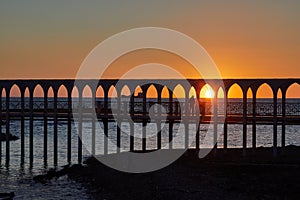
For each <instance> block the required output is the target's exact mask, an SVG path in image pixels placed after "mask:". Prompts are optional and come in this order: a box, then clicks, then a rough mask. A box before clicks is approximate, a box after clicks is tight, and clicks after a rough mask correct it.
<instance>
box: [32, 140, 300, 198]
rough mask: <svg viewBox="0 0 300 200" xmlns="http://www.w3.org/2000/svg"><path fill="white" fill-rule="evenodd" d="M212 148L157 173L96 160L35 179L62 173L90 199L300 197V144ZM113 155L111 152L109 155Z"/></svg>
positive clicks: (194, 153)
mask: <svg viewBox="0 0 300 200" xmlns="http://www.w3.org/2000/svg"><path fill="white" fill-rule="evenodd" d="M251 152H252V153H253V150H251V149H249V150H248V152H247V153H248V156H246V157H243V156H242V149H228V150H227V151H226V150H225V151H224V150H223V149H222V150H221V149H220V150H217V154H216V155H214V153H213V152H211V153H210V154H209V155H208V156H207V157H206V158H204V159H199V158H198V157H197V152H196V150H188V151H187V152H186V153H185V154H184V155H183V156H181V157H180V158H179V159H178V160H177V161H175V162H174V163H172V164H171V165H170V166H167V167H165V168H163V169H160V170H158V171H154V172H150V173H141V174H131V173H124V172H120V171H117V170H114V169H111V168H109V167H107V166H105V165H103V164H102V163H100V162H98V161H97V160H96V159H95V158H92V157H91V158H88V159H87V160H86V161H85V164H84V165H73V166H71V167H70V168H65V169H63V170H61V171H58V172H51V173H48V174H46V175H41V176H38V177H35V180H36V181H38V182H40V181H45V180H51V179H52V178H54V177H59V176H65V175H67V176H68V177H69V178H70V179H72V180H75V181H76V182H79V183H81V184H83V185H84V187H86V188H87V189H88V193H89V194H90V195H91V198H93V199H299V198H300V181H299V178H300V170H299V169H300V168H299V167H300V158H299V156H298V157H297V156H296V155H299V153H300V148H299V147H296V146H289V147H286V149H285V150H284V152H283V150H282V149H279V155H278V157H277V158H276V159H275V158H273V157H272V149H271V148H257V149H256V154H255V156H254V155H253V154H252V153H251ZM112 156H113V155H112Z"/></svg>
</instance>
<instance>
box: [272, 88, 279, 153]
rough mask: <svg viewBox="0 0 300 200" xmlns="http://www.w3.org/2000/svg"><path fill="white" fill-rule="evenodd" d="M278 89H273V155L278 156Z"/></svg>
mask: <svg viewBox="0 0 300 200" xmlns="http://www.w3.org/2000/svg"><path fill="white" fill-rule="evenodd" d="M277 91H278V89H273V106H274V111H273V157H277Z"/></svg>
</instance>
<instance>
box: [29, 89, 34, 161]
mask: <svg viewBox="0 0 300 200" xmlns="http://www.w3.org/2000/svg"><path fill="white" fill-rule="evenodd" d="M33 93H34V86H33V87H32V88H29V162H30V166H31V167H32V165H33Z"/></svg>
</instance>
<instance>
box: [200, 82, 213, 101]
mask: <svg viewBox="0 0 300 200" xmlns="http://www.w3.org/2000/svg"><path fill="white" fill-rule="evenodd" d="M214 96H215V92H214V90H213V89H212V87H211V86H210V85H208V84H206V85H204V86H203V87H202V89H201V91H200V97H201V98H207V99H211V98H214Z"/></svg>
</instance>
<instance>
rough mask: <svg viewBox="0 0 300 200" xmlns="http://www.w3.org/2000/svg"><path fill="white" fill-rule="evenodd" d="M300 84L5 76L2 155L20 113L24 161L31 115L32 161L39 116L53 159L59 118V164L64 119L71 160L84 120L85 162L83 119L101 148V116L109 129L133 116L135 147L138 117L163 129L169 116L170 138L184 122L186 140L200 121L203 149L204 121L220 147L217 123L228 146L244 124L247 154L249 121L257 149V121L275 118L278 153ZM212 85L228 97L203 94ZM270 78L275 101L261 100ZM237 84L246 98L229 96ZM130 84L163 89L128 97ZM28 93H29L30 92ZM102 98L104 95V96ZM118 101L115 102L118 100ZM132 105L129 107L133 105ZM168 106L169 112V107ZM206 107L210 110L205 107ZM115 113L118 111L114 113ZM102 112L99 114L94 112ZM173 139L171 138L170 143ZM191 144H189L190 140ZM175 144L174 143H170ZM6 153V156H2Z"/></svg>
mask: <svg viewBox="0 0 300 200" xmlns="http://www.w3.org/2000/svg"><path fill="white" fill-rule="evenodd" d="M294 83H298V84H300V79H223V80H219V79H208V80H202V79H199V80H196V79H188V80H138V79H134V80H100V81H99V80H76V81H75V80H0V91H2V92H1V93H0V110H1V113H0V121H1V122H3V123H0V128H1V129H0V130H2V127H3V126H5V130H6V133H5V134H6V141H5V144H6V145H5V146H6V149H5V152H2V146H1V145H2V143H1V142H0V155H2V153H5V155H6V156H5V157H6V162H7V163H9V160H10V142H9V134H10V129H11V127H10V121H11V120H13V119H18V120H20V121H21V129H20V133H21V138H20V139H21V147H20V149H21V152H20V154H21V162H24V158H25V150H24V149H25V145H27V144H25V139H24V138H25V136H24V133H25V128H26V127H25V120H29V138H30V139H29V144H28V145H29V154H30V155H29V158H30V161H29V162H30V163H33V159H34V151H33V149H34V129H33V126H34V123H33V121H34V120H42V121H44V130H43V131H44V133H43V134H44V160H45V162H47V159H48V158H47V156H48V155H47V151H48V146H47V140H48V137H47V135H48V130H47V126H48V124H47V123H48V121H49V120H53V131H54V132H53V134H54V138H53V148H54V149H53V153H54V155H53V159H54V164H57V158H58V151H57V149H58V141H57V138H58V134H59V133H58V122H59V121H60V120H65V121H67V123H68V126H67V127H68V128H67V146H68V148H67V149H68V150H67V161H68V162H71V151H72V148H71V145H72V144H71V135H72V130H71V129H72V121H73V120H78V121H79V126H78V162H79V163H81V162H82V141H81V139H80V138H81V136H82V134H83V131H82V129H83V127H82V123H83V122H84V121H91V122H92V138H93V140H92V150H91V152H92V153H93V154H94V153H95V142H94V141H95V124H96V123H98V122H97V121H100V122H101V123H103V125H104V134H105V135H106V136H107V135H108V132H109V130H108V123H109V122H110V121H117V123H118V124H121V123H122V122H124V121H126V120H127V121H128V119H132V121H131V122H130V134H131V135H130V150H131V151H134V131H135V130H134V126H133V123H136V122H138V123H142V124H143V125H144V126H146V124H147V123H148V122H149V120H150V118H151V120H152V119H154V121H155V123H156V124H157V129H158V130H160V129H161V123H162V121H163V120H165V121H166V122H167V123H168V124H169V141H170V142H171V141H172V137H173V133H172V131H173V125H174V123H178V122H181V123H183V124H184V126H185V140H186V141H185V144H186V145H187V144H188V143H187V140H188V139H187V138H188V135H189V129H188V126H189V124H196V126H197V127H198V128H197V132H196V138H195V141H196V144H195V148H196V149H200V148H201V146H200V137H199V129H200V128H199V127H200V125H201V124H204V123H213V124H214V131H213V134H214V144H216V145H215V149H216V148H218V144H217V131H218V130H217V129H218V124H224V126H223V133H224V138H223V142H224V144H223V148H224V149H227V148H228V144H227V137H228V124H232V123H233V124H236V123H239V124H242V126H243V134H242V141H243V145H242V146H243V147H242V148H243V156H246V154H247V148H249V147H247V125H249V124H251V125H252V146H251V148H252V149H254V150H255V149H256V146H257V145H256V141H257V139H256V131H257V128H256V125H257V124H271V125H272V126H273V141H272V143H273V156H274V157H276V156H277V154H278V148H277V147H278V141H277V133H278V130H277V127H278V125H280V126H281V127H282V128H281V147H282V148H284V147H285V146H286V144H285V139H286V128H285V127H286V125H287V124H300V108H299V107H300V106H299V103H297V102H296V103H291V102H287V98H286V94H287V90H288V88H289V87H290V86H291V85H292V84H294ZM206 84H208V85H210V86H211V88H212V90H213V91H214V92H215V94H217V93H218V92H219V91H220V90H222V91H223V96H224V97H223V98H218V97H217V95H214V98H212V99H206V100H203V99H202V100H201V96H200V91H201V89H202V88H203V87H204V86H205V85H206ZM263 84H267V85H268V86H270V88H271V90H272V94H273V98H272V101H271V102H260V101H259V100H258V99H257V91H258V89H259V88H260V86H261V85H263ZM179 85H180V86H181V87H182V88H183V91H184V96H183V97H182V101H179V100H178V99H179V98H175V97H174V93H173V91H174V89H175V88H176V87H177V86H179ZM233 85H238V86H239V87H240V89H241V91H242V94H243V97H242V99H241V102H232V101H231V100H230V98H228V92H229V90H230V88H231V87H232V86H233ZM37 87H40V88H42V91H43V97H42V98H39V99H37V98H36V96H35V90H36V88H37ZM86 87H88V88H90V91H91V97H90V98H87V97H85V96H84V89H85V88H86ZM124 87H127V88H128V89H129V90H130V92H131V93H133V92H134V91H135V90H136V88H137V87H140V88H141V90H142V91H143V93H144V94H146V93H147V91H148V90H149V88H150V87H154V88H155V90H156V92H157V98H156V99H155V100H153V98H152V99H151V100H150V99H149V98H147V96H146V95H142V96H141V97H135V96H134V95H131V96H130V97H129V101H124V98H123V97H122V89H123V88H124ZM12 88H18V90H19V96H17V97H16V96H11V90H12ZM61 88H65V90H66V98H65V100H64V101H61V98H60V95H59V91H60V89H61ZM75 88H76V90H77V91H78V96H77V97H76V102H74V99H75V98H74V97H73V96H72V93H73V92H74V89H75ZM99 88H101V89H102V91H103V97H101V98H97V95H96V94H97V91H98V90H99ZM111 88H113V89H114V90H115V93H116V96H115V97H114V99H115V101H114V102H112V101H111V99H112V98H111V97H110V94H109V91H110V90H111ZM164 88H167V91H168V99H165V98H162V91H163V90H164ZM191 89H193V90H194V91H195V94H196V99H197V100H198V101H197V102H198V104H197V107H198V109H195V112H194V113H193V112H192V111H191V108H190V103H189V93H190V91H191ZM50 90H52V91H53V97H49V96H48V92H49V91H50ZM248 91H251V92H252V97H251V98H249V97H247V93H248ZM279 91H280V92H281V98H279V97H278V92H279ZM26 93H27V94H28V96H26ZM86 99H91V102H92V103H91V104H90V105H89V106H86V104H85V100H86ZM99 99H101V101H99ZM113 104H114V105H113ZM155 104H156V105H161V106H157V109H155V110H154V113H153V115H152V116H150V114H151V113H150V112H149V111H150V110H149V108H150V107H151V106H153V105H155ZM127 108H128V109H127ZM163 108H165V112H163V110H162V109H163ZM203 110H204V111H203ZM114 113H115V114H114ZM94 114H96V118H94V117H92V116H93V115H94ZM120 127H121V126H119V127H118V128H117V131H116V133H115V134H116V135H117V145H118V146H120V143H121V142H120V140H121V139H120V138H121V128H120ZM142 132H143V133H142V134H143V136H146V130H145V129H143V130H142ZM170 144H171V143H170ZM186 147H187V146H186ZM103 148H104V154H107V153H108V138H107V137H105V139H104V146H103ZM160 148H161V133H160V132H158V133H157V149H160ZM169 148H170V149H171V148H172V145H170V147H169ZM142 150H143V151H146V150H147V149H146V137H143V139H142ZM0 158H1V156H0Z"/></svg>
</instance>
